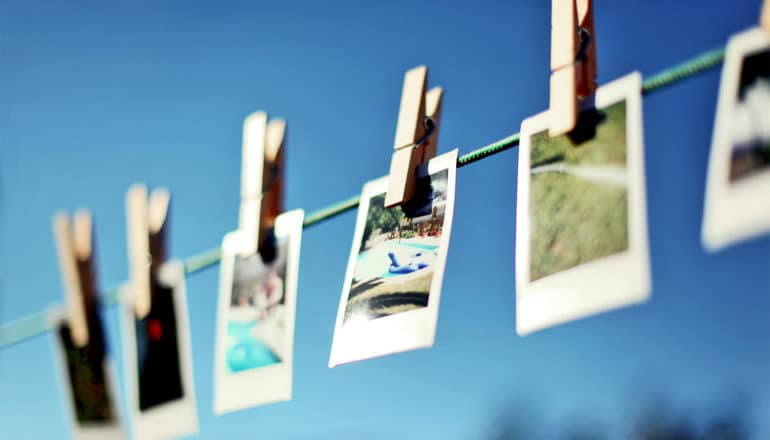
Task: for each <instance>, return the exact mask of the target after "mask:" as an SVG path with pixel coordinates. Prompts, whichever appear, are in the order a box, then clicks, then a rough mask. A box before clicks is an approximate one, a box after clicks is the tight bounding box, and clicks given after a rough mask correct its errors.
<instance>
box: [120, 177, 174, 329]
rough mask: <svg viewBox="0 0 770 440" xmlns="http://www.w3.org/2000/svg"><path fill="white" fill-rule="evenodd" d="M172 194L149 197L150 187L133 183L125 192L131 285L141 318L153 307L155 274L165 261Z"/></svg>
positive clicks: (165, 192) (164, 192)
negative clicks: (153, 279) (153, 276)
mask: <svg viewBox="0 0 770 440" xmlns="http://www.w3.org/2000/svg"><path fill="white" fill-rule="evenodd" d="M170 202H171V195H170V193H169V192H168V190H167V189H165V188H158V189H155V190H154V191H153V192H152V194H151V195H150V197H149V200H148V197H147V186H146V185H144V184H134V185H132V186H131V187H130V188H129V189H128V192H127V193H126V224H127V232H128V263H129V272H130V275H129V282H130V284H131V289H132V290H133V292H134V312H135V314H136V316H137V318H139V319H142V318H144V317H145V316H147V314H148V313H149V312H150V308H151V306H152V274H153V273H155V272H156V271H157V270H158V269H159V268H160V266H161V265H162V264H163V262H164V261H165V260H166V256H167V251H166V237H167V234H168V223H169V222H168V207H169V203H170Z"/></svg>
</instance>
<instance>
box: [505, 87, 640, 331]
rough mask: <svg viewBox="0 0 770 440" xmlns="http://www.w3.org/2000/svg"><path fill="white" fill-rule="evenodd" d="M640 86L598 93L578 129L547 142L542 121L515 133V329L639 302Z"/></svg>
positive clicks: (532, 120) (541, 116) (546, 125)
mask: <svg viewBox="0 0 770 440" xmlns="http://www.w3.org/2000/svg"><path fill="white" fill-rule="evenodd" d="M641 88H642V79H641V75H639V74H638V73H632V74H629V75H627V76H625V77H623V78H620V79H617V80H615V81H613V82H611V83H609V84H606V85H603V86H601V87H600V88H599V89H598V90H597V92H596V95H595V99H594V101H595V102H594V104H595V106H594V107H589V108H585V109H583V111H582V112H581V114H580V117H579V119H578V124H577V126H576V127H575V128H574V129H573V130H572V131H571V132H570V133H567V134H565V135H560V136H555V137H551V136H550V135H549V124H550V119H549V113H548V112H544V113H540V114H538V115H535V116H532V117H530V118H528V119H526V120H525V121H524V122H523V123H522V126H521V144H520V146H519V172H518V177H517V178H518V189H517V190H518V192H517V200H516V330H517V332H518V333H519V334H521V335H526V334H528V333H531V332H533V331H536V330H540V329H543V328H546V327H550V326H553V325H556V324H559V323H564V322H569V321H573V320H575V319H579V318H582V317H586V316H589V315H593V314H596V313H600V312H605V311H608V310H611V309H614V308H618V307H624V306H628V305H631V304H635V303H639V302H642V301H645V300H646V299H647V298H648V297H649V293H650V285H651V281H650V261H649V251H648V238H647V208H646V202H645V182H644V140H643V133H642V100H641Z"/></svg>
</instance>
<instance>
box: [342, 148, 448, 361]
mask: <svg viewBox="0 0 770 440" xmlns="http://www.w3.org/2000/svg"><path fill="white" fill-rule="evenodd" d="M456 166H457V150H454V151H451V152H449V153H446V154H443V155H441V156H438V157H435V158H433V159H431V160H430V161H429V162H428V164H427V166H426V165H422V166H421V167H419V168H418V178H420V177H426V176H433V175H436V174H437V173H440V172H442V171H446V173H447V177H446V179H447V183H446V200H445V205H444V206H445V208H444V214H443V215H444V219H443V222H442V226H441V236H440V240H439V244H438V247H437V254H436V259H435V262H434V263H433V264H434V266H433V275H432V278H431V281H430V283H431V284H430V289H429V292H428V302H427V306H424V307H420V308H417V309H414V310H409V311H403V312H398V313H393V314H389V315H388V316H382V317H378V318H375V319H366V320H352V321H350V322H345V315H346V308H347V306H348V300H349V296H350V290H351V287H352V284H353V278H354V273H355V271H356V269H357V263H358V257H359V254H360V253H361V247H362V239H363V236H364V229H365V227H366V221H367V215H368V213H369V205H370V202H371V199H372V198H373V197H379V196H381V195H383V194H385V192H386V191H387V189H388V178H387V177H383V178H380V179H377V180H373V181H371V182H368V183H367V184H366V185H364V188H363V191H362V193H361V202H360V205H359V209H358V217H357V220H356V229H355V234H354V236H353V244H352V246H351V250H350V258H349V260H348V266H347V271H346V273H345V284H344V285H343V288H342V295H341V297H340V304H339V308H338V310H337V321H336V324H335V328H334V339H333V341H332V349H331V355H330V358H329V367H330V368H331V367H334V366H337V365H340V364H344V363H349V362H354V361H358V360H363V359H368V358H373V357H377V356H384V355H387V354H392V353H398V352H403V351H408V350H414V349H418V348H424V347H430V346H431V345H433V341H434V339H435V334H436V321H437V319H438V307H439V300H440V295H441V285H442V281H443V277H444V267H445V264H446V257H447V251H448V250H449V237H450V235H451V231H452V215H453V211H454V202H455V200H454V197H455V173H456ZM389 209H392V208H389ZM384 261H385V262H387V259H385V260H384ZM384 264H385V266H384V270H387V269H388V266H387V263H384Z"/></svg>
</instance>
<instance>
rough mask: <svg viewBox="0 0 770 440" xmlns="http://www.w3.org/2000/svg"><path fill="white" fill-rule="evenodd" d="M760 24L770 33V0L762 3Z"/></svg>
mask: <svg viewBox="0 0 770 440" xmlns="http://www.w3.org/2000/svg"><path fill="white" fill-rule="evenodd" d="M759 24H760V25H761V26H762V28H763V29H764V30H765V31H766V32H767V33H770V0H765V1H764V2H763V3H762V13H761V16H760V17H759Z"/></svg>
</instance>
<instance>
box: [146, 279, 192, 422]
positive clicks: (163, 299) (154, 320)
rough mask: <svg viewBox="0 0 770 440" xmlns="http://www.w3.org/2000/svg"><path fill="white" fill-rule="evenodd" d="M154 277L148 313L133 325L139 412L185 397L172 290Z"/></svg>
mask: <svg viewBox="0 0 770 440" xmlns="http://www.w3.org/2000/svg"><path fill="white" fill-rule="evenodd" d="M155 277H156V276H155V275H153V282H152V305H151V308H150V312H149V313H148V315H147V316H146V317H144V318H143V319H139V320H137V319H135V322H134V324H135V326H134V328H135V330H136V353H137V368H138V372H139V384H138V385H139V408H140V409H141V410H146V409H149V408H152V407H155V406H157V405H161V404H164V403H167V402H170V401H173V400H177V399H181V398H182V397H183V396H184V390H183V387H182V368H181V365H180V356H179V346H178V342H177V341H178V338H177V319H176V311H175V309H174V296H173V289H172V288H169V287H166V286H164V285H162V284H160V283H159V282H158V280H157V279H156V278H155Z"/></svg>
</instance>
